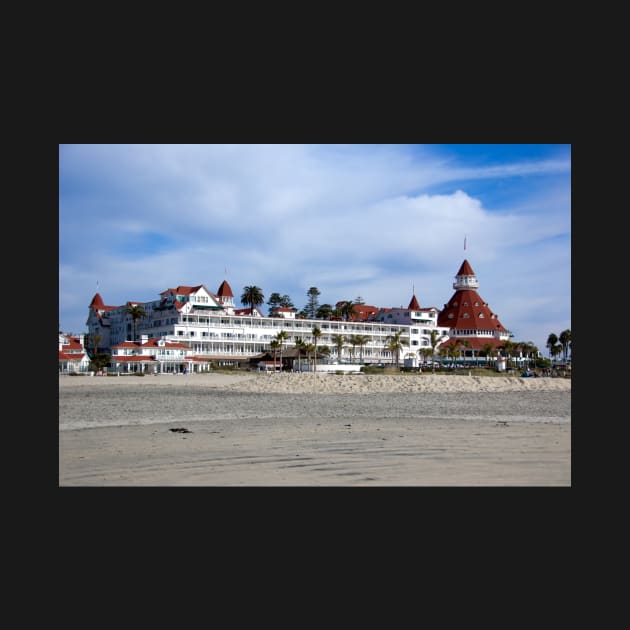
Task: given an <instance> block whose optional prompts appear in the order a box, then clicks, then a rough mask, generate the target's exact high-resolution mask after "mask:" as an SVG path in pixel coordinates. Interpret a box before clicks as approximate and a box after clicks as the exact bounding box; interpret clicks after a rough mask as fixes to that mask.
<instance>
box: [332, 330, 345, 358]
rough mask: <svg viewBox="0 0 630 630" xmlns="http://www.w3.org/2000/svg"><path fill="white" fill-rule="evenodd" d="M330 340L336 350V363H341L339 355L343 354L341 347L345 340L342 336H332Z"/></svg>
mask: <svg viewBox="0 0 630 630" xmlns="http://www.w3.org/2000/svg"><path fill="white" fill-rule="evenodd" d="M331 339H332V342H333V345H334V346H335V348H337V361H338V362H339V363H341V353H342V352H343V346H344V343H345V342H346V338H345V337H344V336H343V335H332V336H331Z"/></svg>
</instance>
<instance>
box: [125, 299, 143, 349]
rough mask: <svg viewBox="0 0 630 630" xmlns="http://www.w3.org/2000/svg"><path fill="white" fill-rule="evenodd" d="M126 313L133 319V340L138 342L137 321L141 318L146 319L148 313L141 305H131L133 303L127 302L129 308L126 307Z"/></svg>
mask: <svg viewBox="0 0 630 630" xmlns="http://www.w3.org/2000/svg"><path fill="white" fill-rule="evenodd" d="M125 313H127V315H129V316H131V319H132V321H133V340H134V341H137V339H138V331H137V321H138V320H139V319H140V318H141V317H146V315H147V312H146V311H145V310H144V307H143V306H142V305H141V304H131V302H127V306H126V307H125Z"/></svg>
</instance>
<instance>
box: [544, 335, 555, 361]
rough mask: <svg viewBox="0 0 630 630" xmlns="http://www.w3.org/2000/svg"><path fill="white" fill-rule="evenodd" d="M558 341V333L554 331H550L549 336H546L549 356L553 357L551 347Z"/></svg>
mask: <svg viewBox="0 0 630 630" xmlns="http://www.w3.org/2000/svg"><path fill="white" fill-rule="evenodd" d="M557 343H558V335H556V334H555V333H551V334H550V335H549V337H547V344H546V346H547V348H548V349H549V356H550V357H552V358H553V357H554V354H553V353H552V351H551V349H552V348H553V347H554V346H555V345H556V344H557Z"/></svg>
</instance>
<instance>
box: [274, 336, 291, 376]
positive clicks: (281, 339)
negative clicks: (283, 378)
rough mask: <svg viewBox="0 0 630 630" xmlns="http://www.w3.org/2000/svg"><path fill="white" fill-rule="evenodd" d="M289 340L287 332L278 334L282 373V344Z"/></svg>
mask: <svg viewBox="0 0 630 630" xmlns="http://www.w3.org/2000/svg"><path fill="white" fill-rule="evenodd" d="M288 338H289V334H288V333H287V331H286V330H280V331H278V333H277V334H276V341H277V342H278V343H279V344H280V371H281V372H282V343H283V342H284V341H286V340H287V339H288Z"/></svg>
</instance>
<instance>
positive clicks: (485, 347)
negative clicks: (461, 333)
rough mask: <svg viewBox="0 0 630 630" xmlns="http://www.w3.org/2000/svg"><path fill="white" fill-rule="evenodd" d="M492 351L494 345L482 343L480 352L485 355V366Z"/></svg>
mask: <svg viewBox="0 0 630 630" xmlns="http://www.w3.org/2000/svg"><path fill="white" fill-rule="evenodd" d="M493 351H494V346H493V345H492V344H491V343H484V344H483V346H482V348H481V354H482V355H483V356H484V357H486V367H488V364H489V361H488V358H489V357H491V356H492V353H493Z"/></svg>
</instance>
